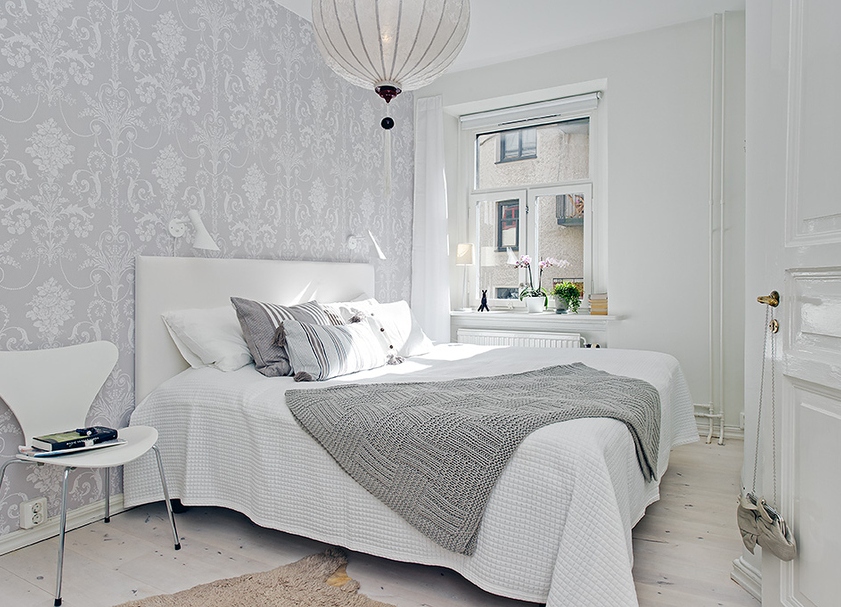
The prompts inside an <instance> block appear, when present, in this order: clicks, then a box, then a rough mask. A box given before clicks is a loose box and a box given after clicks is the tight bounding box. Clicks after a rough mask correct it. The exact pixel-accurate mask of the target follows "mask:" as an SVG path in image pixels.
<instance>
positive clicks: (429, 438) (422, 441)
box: [286, 363, 660, 555]
mask: <svg viewBox="0 0 841 607" xmlns="http://www.w3.org/2000/svg"><path fill="white" fill-rule="evenodd" d="M286 404H287V406H288V407H289V409H290V411H292V414H293V415H294V416H295V418H296V419H297V420H298V422H299V423H300V424H301V426H303V427H304V429H306V430H307V431H308V432H309V433H310V434H311V435H312V436H313V437H314V438H315V439H316V440H317V441H318V442H319V443H320V444H321V445H322V446H323V447H324V448H325V449H326V450H327V451H328V452H329V453H330V455H331V456H332V457H333V458H334V459H335V460H336V461H337V462H338V463H339V465H340V466H341V467H342V468H344V470H345V471H346V472H347V473H348V474H350V476H351V477H352V478H353V479H354V480H355V481H356V482H358V483H359V484H360V485H362V486H363V487H364V488H365V489H367V490H368V491H369V492H370V493H372V494H373V495H374V496H375V497H376V498H378V499H379V500H381V501H382V502H384V503H385V504H386V505H387V506H389V507H390V508H391V509H392V510H394V511H395V512H397V513H398V514H400V515H401V516H402V517H403V518H405V519H406V520H407V521H408V522H409V523H410V524H411V525H413V526H414V527H416V528H417V529H418V530H420V531H421V532H422V533H424V534H426V535H427V536H428V537H430V538H431V539H432V540H434V541H435V542H437V543H438V544H440V545H441V546H443V547H444V548H447V549H448V550H452V551H454V552H458V553H461V554H468V555H469V554H473V552H474V550H475V548H476V538H477V535H478V531H479V525H480V523H481V519H482V515H483V513H484V509H485V505H486V504H487V501H488V498H489V497H490V494H491V490H492V489H493V486H494V483H495V482H496V480H497V478H499V475H500V474H502V470H503V468H504V467H505V464H506V463H507V462H508V460H509V458H510V457H511V456H512V455H513V453H514V451H515V449H516V448H517V446H518V445H519V444H520V443H521V442H522V441H523V439H525V438H526V436H528V435H529V434H530V433H531V432H533V431H535V430H537V429H539V428H541V427H543V426H546V425H549V424H553V423H555V422H560V421H566V420H570V419H577V418H583V417H609V418H613V419H617V420H620V421H622V422H624V423H625V424H626V425H627V426H628V429H629V430H630V432H631V436H632V437H633V440H634V444H635V446H636V452H637V459H638V461H639V465H640V468H641V470H642V473H643V476H644V477H645V479H646V480H652V479H654V478H656V473H657V452H658V448H659V440H660V396H659V394H658V393H657V390H656V389H655V388H654V386H652V385H651V384H648V383H646V382H644V381H642V380H639V379H633V378H629V377H620V376H616V375H611V374H609V373H606V372H604V371H598V370H596V369H592V368H590V367H588V366H586V365H584V364H581V363H575V364H571V365H563V366H556V367H548V368H545V369H540V370H537V371H529V372H526V373H516V374H511V375H502V376H497V377H477V378H472V379H456V380H448V381H440V382H423V383H394V384H354V385H347V386H335V387H329V388H321V389H306V390H288V391H287V392H286Z"/></svg>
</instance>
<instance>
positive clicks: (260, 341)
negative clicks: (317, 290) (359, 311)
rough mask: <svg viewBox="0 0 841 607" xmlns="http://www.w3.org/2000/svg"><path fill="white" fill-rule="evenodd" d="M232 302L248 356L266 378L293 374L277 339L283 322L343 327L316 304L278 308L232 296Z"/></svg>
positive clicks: (339, 321)
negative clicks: (292, 321)
mask: <svg viewBox="0 0 841 607" xmlns="http://www.w3.org/2000/svg"><path fill="white" fill-rule="evenodd" d="M231 303H232V304H234V308H235V309H236V311H237V317H238V318H239V324H240V326H241V327H242V335H243V337H245V343H247V344H248V349H249V351H250V352H251V356H253V357H254V363H255V365H256V366H257V370H258V371H259V372H260V373H262V374H263V375H267V376H269V377H277V376H280V375H292V367H291V365H290V364H289V355H288V354H287V352H286V348H284V347H283V345H282V344H281V345H279V344H278V340H277V337H278V336H277V332H278V329H279V328H280V327H281V323H282V322H283V321H284V320H297V321H299V322H305V323H309V324H315V325H340V324H343V321H342V320H341V319H340V318H336V317H335V316H332V317H331V316H328V315H327V313H326V312H325V311H324V308H322V307H321V305H320V304H319V303H318V302H317V301H310V302H307V303H303V304H296V305H294V306H281V305H279V304H272V303H264V302H260V301H253V300H251V299H243V298H241V297H231Z"/></svg>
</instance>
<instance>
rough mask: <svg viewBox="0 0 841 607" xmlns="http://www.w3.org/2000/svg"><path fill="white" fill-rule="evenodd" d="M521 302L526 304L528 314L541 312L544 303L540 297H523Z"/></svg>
mask: <svg viewBox="0 0 841 607" xmlns="http://www.w3.org/2000/svg"><path fill="white" fill-rule="evenodd" d="M523 301H524V302H526V309H527V310H528V311H529V313H532V312H543V306H544V304H545V302H546V300H545V299H544V297H543V296H542V295H541V296H540V297H523Z"/></svg>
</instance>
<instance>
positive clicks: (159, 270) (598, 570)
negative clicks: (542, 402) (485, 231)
mask: <svg viewBox="0 0 841 607" xmlns="http://www.w3.org/2000/svg"><path fill="white" fill-rule="evenodd" d="M136 272H137V282H136V348H137V358H136V397H137V403H138V405H137V407H136V410H135V412H134V413H133V415H132V419H131V423H132V424H148V425H152V426H155V427H156V428H157V429H158V431H159V436H160V438H159V443H158V444H159V446H160V449H161V453H162V456H163V460H164V465H165V467H166V473H167V480H168V482H169V486H170V493H171V496H172V497H173V498H177V499H180V500H181V501H182V503H184V504H185V505H210V506H220V507H225V508H230V509H233V510H236V511H239V512H241V513H243V514H245V515H246V516H248V517H249V518H250V519H251V520H253V521H254V522H255V523H256V524H258V525H261V526H265V527H269V528H273V529H278V530H282V531H285V532H288V533H293V534H297V535H301V536H305V537H309V538H313V539H316V540H319V541H323V542H328V543H331V544H336V545H339V546H343V547H345V548H348V549H351V550H356V551H360V552H365V553H368V554H373V555H376V556H380V557H385V558H390V559H394V560H400V561H406V562H415V563H421V564H426V565H437V566H443V567H447V568H450V569H453V570H455V571H457V572H459V573H460V574H461V575H463V576H464V577H465V578H466V579H468V580H470V581H471V582H473V583H474V584H476V585H477V586H479V587H481V588H483V589H484V590H487V591H488V592H491V593H494V594H498V595H501V596H506V597H510V598H515V599H520V600H526V601H534V602H539V603H546V604H547V605H548V606H549V607H573V606H574V607H580V606H583V605H599V606H601V607H611V606H616V607H627V606H632V605H637V599H636V593H635V590H634V582H633V578H632V574H631V569H632V565H633V552H632V545H631V529H632V527H633V526H634V524H636V522H637V521H638V520H639V519H640V518H641V517H642V516H643V514H644V513H645V508H646V507H647V506H648V505H649V504H651V503H652V502H654V501H656V500H657V499H658V496H659V494H658V483H657V482H646V481H645V480H644V479H643V476H642V473H641V471H640V467H639V465H638V463H637V459H636V454H635V449H634V445H633V441H632V440H631V436H630V434H629V432H628V430H627V429H626V427H625V425H624V424H622V423H621V422H618V421H615V420H610V419H602V418H599V419H577V420H571V421H566V422H562V423H556V424H552V425H549V426H546V427H544V428H542V429H540V430H537V431H535V432H534V433H532V434H531V435H529V436H528V438H526V440H525V441H523V443H522V444H521V445H520V446H519V448H518V449H517V451H516V452H515V454H514V456H513V457H512V458H511V460H510V461H509V462H508V464H507V466H506V467H505V469H504V471H503V473H502V475H501V476H500V478H499V480H498V482H497V483H496V485H495V487H494V489H493V492H492V494H491V497H490V500H489V502H488V504H487V508H486V510H485V514H484V518H483V520H482V523H481V528H480V531H479V535H478V541H477V544H476V549H475V552H474V553H473V554H472V555H470V556H466V555H464V554H459V553H455V552H451V551H448V550H446V549H444V548H442V547H441V546H439V545H438V544H436V543H434V542H433V541H431V540H430V539H429V538H427V537H426V536H425V535H423V534H421V533H420V532H419V531H417V530H416V529H415V528H414V527H412V526H410V525H409V524H408V523H407V522H406V521H405V520H403V519H402V518H401V517H400V516H399V515H397V514H396V513H395V512H393V511H392V510H390V509H389V508H388V507H387V506H385V505H384V504H383V503H381V502H380V501H378V500H377V499H375V498H374V497H373V496H371V495H370V494H369V493H368V492H367V491H366V490H365V489H363V488H362V487H361V486H360V485H358V484H357V483H356V482H355V481H353V480H352V479H351V478H350V477H349V476H348V475H347V474H346V473H345V472H344V471H343V470H342V469H341V468H340V467H339V465H338V464H337V463H336V462H335V461H334V460H333V459H332V458H331V457H330V456H329V455H328V454H327V452H326V451H324V449H323V448H322V447H321V446H320V445H318V444H317V443H316V442H315V441H314V440H313V439H312V437H310V436H309V435H308V434H307V433H306V432H304V431H303V430H302V429H301V428H300V426H299V425H298V423H297V422H296V421H295V419H294V418H293V417H292V415H291V413H290V412H289V410H288V409H287V408H286V407H285V406H284V404H283V394H284V392H285V391H286V390H294V389H299V388H301V387H307V388H309V387H312V384H296V383H295V382H294V381H293V380H292V378H291V377H265V376H263V375H261V374H260V373H258V372H257V371H256V370H255V368H254V366H253V365H248V366H245V367H243V368H241V369H239V370H237V371H233V372H220V371H218V370H216V369H212V368H202V369H187V368H186V367H187V365H186V363H185V362H184V361H183V359H182V358H181V356H180V354H179V353H178V350H177V349H176V348H175V346H174V345H173V343H172V340H171V339H170V337H169V335H168V334H167V331H166V329H165V327H164V326H163V323H162V322H161V319H160V314H161V313H163V312H165V311H168V310H174V309H183V308H191V307H194V308H201V307H210V306H218V305H223V304H224V303H225V302H226V301H227V300H228V298H229V297H230V296H232V295H237V296H243V297H252V298H255V299H263V300H266V301H277V302H288V303H294V302H300V301H307V300H308V299H311V298H315V299H319V300H321V301H348V300H352V299H354V298H356V297H358V296H360V295H361V294H363V293H367V294H371V293H374V288H373V287H374V285H373V269H372V268H371V267H370V266H368V265H366V264H336V263H332V264H325V263H318V262H274V261H265V260H262V261H255V260H210V259H195V258H189V259H188V258H181V259H179V258H146V257H140V258H138V261H137V268H136ZM573 362H582V363H584V364H586V365H588V366H590V367H593V368H595V369H600V370H603V371H607V372H609V373H613V374H616V375H624V376H628V377H634V378H639V379H642V380H645V381H647V382H649V383H651V384H652V385H653V386H654V387H655V388H657V391H658V392H659V395H660V401H661V406H662V409H661V424H660V445H659V458H658V473H659V474H658V478H661V477H662V474H663V472H664V471H665V469H666V466H667V464H668V456H669V451H670V449H671V448H673V447H675V446H678V445H681V444H685V443H689V442H693V441H696V440H698V433H697V428H696V426H695V421H694V417H693V415H692V406H691V400H690V398H689V393H688V390H687V387H686V382H685V380H684V378H683V374H682V372H681V369H680V366H679V364H678V363H677V361H676V360H675V359H674V358H673V357H671V356H669V355H666V354H661V353H656V352H642V351H627V350H626V351H621V350H610V349H600V350H594V349H529V348H500V347H483V346H474V345H467V344H441V345H437V346H435V348H434V349H433V350H432V351H431V352H429V353H428V354H425V355H422V356H417V357H412V358H409V359H407V360H406V361H405V362H404V363H403V364H401V365H396V366H384V367H380V368H377V369H371V370H368V371H362V372H359V373H355V374H353V375H348V376H343V377H339V378H335V379H332V380H329V381H326V382H319V383H320V384H323V385H338V384H343V383H348V382H361V383H381V382H387V383H390V382H417V381H439V380H444V379H456V378H468V377H476V376H480V375H494V374H501V373H516V372H520V371H528V370H532V369H539V368H543V367H547V366H550V365H558V364H569V363H573ZM156 478H157V477H156V471H155V469H154V462H152V461H145V460H140V461H137V462H135V463H134V464H133V465H131V466H128V467H127V468H126V472H125V496H124V497H125V504H126V506H127V507H131V506H135V505H139V504H143V503H147V502H151V501H158V500H160V499H162V496H161V495H160V491H159V489H158V486H157V483H156Z"/></svg>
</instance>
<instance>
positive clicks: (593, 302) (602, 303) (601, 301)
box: [590, 293, 607, 316]
mask: <svg viewBox="0 0 841 607" xmlns="http://www.w3.org/2000/svg"><path fill="white" fill-rule="evenodd" d="M590 314H591V315H595V316H607V293H590Z"/></svg>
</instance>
